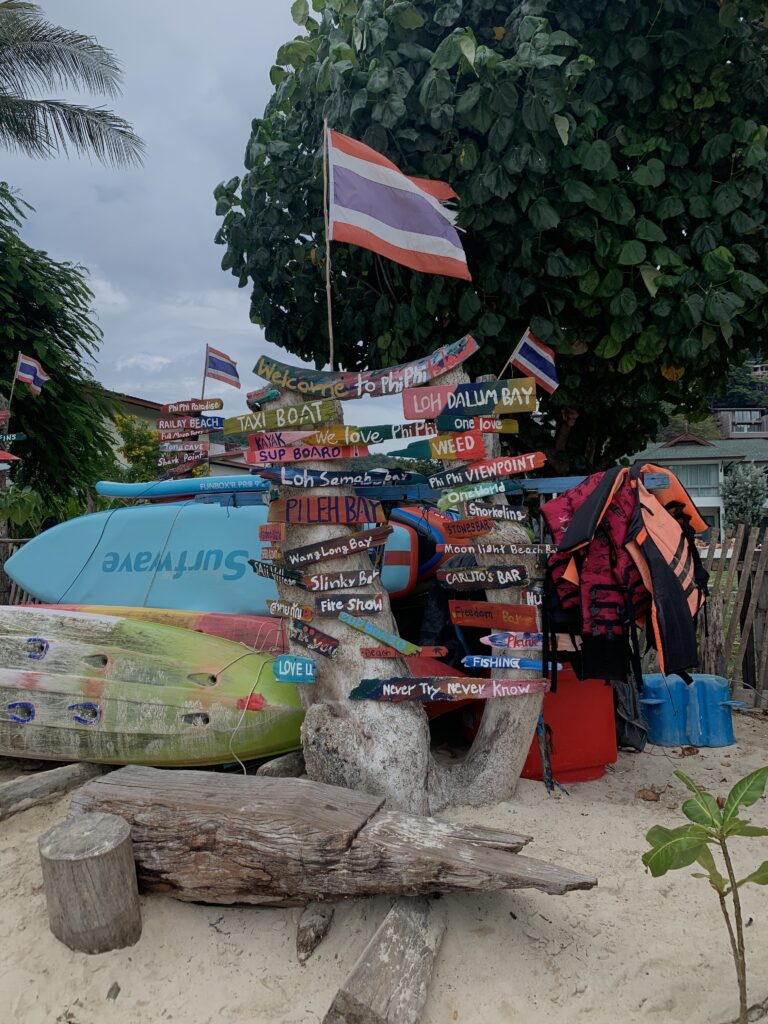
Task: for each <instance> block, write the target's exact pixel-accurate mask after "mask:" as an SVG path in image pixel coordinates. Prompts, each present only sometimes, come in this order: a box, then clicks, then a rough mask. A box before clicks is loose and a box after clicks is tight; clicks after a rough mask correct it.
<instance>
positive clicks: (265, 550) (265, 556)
mask: <svg viewBox="0 0 768 1024" xmlns="http://www.w3.org/2000/svg"><path fill="white" fill-rule="evenodd" d="M259 553H260V555H261V560H262V562H280V561H281V558H282V554H283V553H282V551H281V550H280V548H273V547H271V546H270V545H269V544H262V545H261V551H260V552H259Z"/></svg>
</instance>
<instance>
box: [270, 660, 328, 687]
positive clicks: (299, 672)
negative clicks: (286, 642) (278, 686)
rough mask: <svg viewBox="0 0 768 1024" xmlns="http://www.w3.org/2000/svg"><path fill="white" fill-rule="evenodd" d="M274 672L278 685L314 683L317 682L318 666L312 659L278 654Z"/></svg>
mask: <svg viewBox="0 0 768 1024" xmlns="http://www.w3.org/2000/svg"><path fill="white" fill-rule="evenodd" d="M274 671H275V680H276V682H278V683H314V682H316V680H317V665H316V664H315V663H314V661H312V659H311V658H302V657H300V656H299V655H298V654H278V655H277V657H276V658H275V664H274Z"/></svg>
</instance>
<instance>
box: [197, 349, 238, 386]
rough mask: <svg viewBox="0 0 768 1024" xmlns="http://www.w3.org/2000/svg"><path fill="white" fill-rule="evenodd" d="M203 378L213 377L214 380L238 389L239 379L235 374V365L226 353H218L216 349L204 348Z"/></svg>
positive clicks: (236, 373)
mask: <svg viewBox="0 0 768 1024" xmlns="http://www.w3.org/2000/svg"><path fill="white" fill-rule="evenodd" d="M205 376H206V377H213V379H214V380H223V381H224V383H225V384H231V385H232V387H233V388H239V387H240V377H239V375H238V372H237V363H236V362H235V360H234V359H232V358H230V356H228V355H227V353H226V352H220V351H219V350H218V349H217V348H211V346H210V345H206V346H205Z"/></svg>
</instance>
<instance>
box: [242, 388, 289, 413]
mask: <svg viewBox="0 0 768 1024" xmlns="http://www.w3.org/2000/svg"><path fill="white" fill-rule="evenodd" d="M279 397H280V392H279V391H278V390H277V388H273V387H272V385H271V384H265V386H264V387H263V388H257V389H256V390H255V391H249V392H248V394H247V395H246V396H245V404H246V405H247V406H248V408H249V409H252V410H253V411H254V412H258V411H259V409H260V408H261V407H262V406H263V405H266V404H267V402H274V400H275V399H276V398H279Z"/></svg>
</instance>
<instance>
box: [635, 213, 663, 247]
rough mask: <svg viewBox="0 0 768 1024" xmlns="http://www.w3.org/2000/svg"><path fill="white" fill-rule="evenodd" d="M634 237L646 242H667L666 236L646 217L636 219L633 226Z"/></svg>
mask: <svg viewBox="0 0 768 1024" xmlns="http://www.w3.org/2000/svg"><path fill="white" fill-rule="evenodd" d="M635 236H636V237H637V238H642V239H644V240H645V241H646V242H666V240H667V236H666V235H665V233H664V232H663V231H662V229H661V228H660V227H659V225H658V224H654V223H653V221H652V220H648V218H647V217H638V219H637V224H635Z"/></svg>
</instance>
